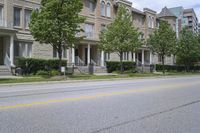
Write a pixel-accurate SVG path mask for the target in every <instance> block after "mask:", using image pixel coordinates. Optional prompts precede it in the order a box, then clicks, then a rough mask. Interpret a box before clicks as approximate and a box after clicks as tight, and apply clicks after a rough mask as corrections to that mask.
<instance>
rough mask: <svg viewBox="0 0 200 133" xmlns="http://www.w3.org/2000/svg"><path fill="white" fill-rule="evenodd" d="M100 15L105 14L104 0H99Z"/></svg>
mask: <svg viewBox="0 0 200 133" xmlns="http://www.w3.org/2000/svg"><path fill="white" fill-rule="evenodd" d="M101 16H106V12H105V2H104V1H101Z"/></svg>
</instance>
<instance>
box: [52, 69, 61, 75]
mask: <svg viewBox="0 0 200 133" xmlns="http://www.w3.org/2000/svg"><path fill="white" fill-rule="evenodd" d="M59 74H60V73H59V71H58V70H51V76H57V75H59Z"/></svg>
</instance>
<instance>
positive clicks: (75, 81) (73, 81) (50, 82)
mask: <svg viewBox="0 0 200 133" xmlns="http://www.w3.org/2000/svg"><path fill="white" fill-rule="evenodd" d="M193 76H198V75H185V76H183V75H176V76H175V75H174V76H152V77H128V78H110V79H84V80H72V79H66V80H62V81H41V82H23V83H5V84H0V87H3V86H16V85H38V84H56V83H78V82H98V81H116V80H137V79H156V78H180V77H193ZM20 78H21V77H20Z"/></svg>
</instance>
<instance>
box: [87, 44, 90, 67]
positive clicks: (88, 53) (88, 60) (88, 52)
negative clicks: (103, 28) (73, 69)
mask: <svg viewBox="0 0 200 133" xmlns="http://www.w3.org/2000/svg"><path fill="white" fill-rule="evenodd" d="M87 63H88V65H89V64H90V44H88V47H87Z"/></svg>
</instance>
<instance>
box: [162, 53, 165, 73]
mask: <svg viewBox="0 0 200 133" xmlns="http://www.w3.org/2000/svg"><path fill="white" fill-rule="evenodd" d="M162 72H163V74H165V56H162Z"/></svg>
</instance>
